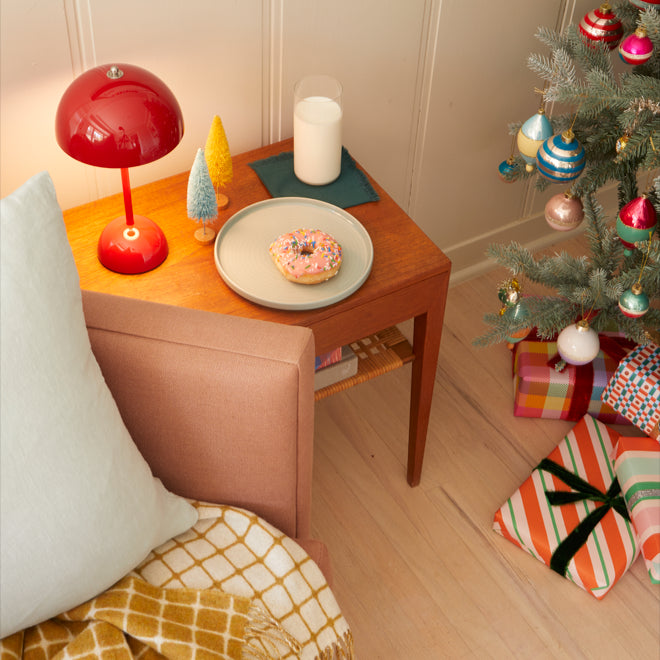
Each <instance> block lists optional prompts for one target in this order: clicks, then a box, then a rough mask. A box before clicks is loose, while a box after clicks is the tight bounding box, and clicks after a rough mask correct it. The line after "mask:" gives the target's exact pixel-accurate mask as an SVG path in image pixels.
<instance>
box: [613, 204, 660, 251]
mask: <svg viewBox="0 0 660 660" xmlns="http://www.w3.org/2000/svg"><path fill="white" fill-rule="evenodd" d="M657 224H658V219H657V216H656V212H655V209H654V208H653V204H651V202H650V201H649V199H648V197H647V196H646V194H643V195H642V196H641V197H636V198H635V199H633V200H632V201H631V202H628V203H627V204H626V205H625V206H624V207H623V208H622V209H621V210H620V211H619V215H618V216H617V219H616V233H617V234H618V236H619V240H620V241H621V242H622V243H623V246H624V250H623V253H624V254H625V255H626V256H627V257H629V256H630V255H631V254H632V253H633V250H634V249H635V243H637V242H638V241H647V240H649V239H650V237H651V234H652V233H653V231H654V229H655V227H656V225H657Z"/></svg>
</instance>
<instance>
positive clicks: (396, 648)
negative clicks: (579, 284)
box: [313, 271, 660, 660]
mask: <svg viewBox="0 0 660 660" xmlns="http://www.w3.org/2000/svg"><path fill="white" fill-rule="evenodd" d="M504 275H505V274H504V271H494V272H492V273H490V274H488V275H484V276H481V277H479V278H477V279H474V280H472V281H470V282H467V283H464V284H462V285H460V286H457V287H454V288H452V289H451V290H450V294H449V302H448V307H447V312H446V322H445V328H444V334H443V339H442V348H441V353H440V365H439V368H438V373H437V382H436V386H435V396H434V405H433V410H432V416H431V423H430V429H429V434H428V441H427V449H426V457H425V462H424V470H423V473H422V482H421V485H420V486H419V487H417V488H410V487H409V486H408V485H407V483H406V480H405V462H406V444H407V424H408V401H409V383H410V367H409V366H406V367H404V368H402V369H399V370H398V371H395V372H392V373H389V374H386V375H384V376H381V377H380V378H377V379H375V380H372V381H370V382H368V383H364V384H362V385H359V386H357V387H354V388H352V389H351V390H348V391H346V392H342V393H340V394H337V395H334V396H331V397H328V398H326V399H323V400H321V401H319V402H318V403H317V404H316V405H317V407H316V446H315V451H316V454H315V468H314V470H315V472H314V510H313V526H314V529H313V531H314V535H315V536H316V537H317V538H320V539H322V540H323V541H325V543H326V544H327V545H328V547H329V549H330V553H331V556H332V560H333V566H334V574H335V580H334V590H335V594H336V596H337V599H338V601H339V603H340V605H341V607H342V609H343V611H344V613H345V615H346V617H347V619H348V621H349V623H350V625H351V627H352V629H353V633H354V636H355V638H356V645H357V652H358V657H359V658H360V660H376V659H381V658H382V659H384V660H436V659H440V658H598V659H599V660H606V659H609V658H612V659H617V660H624V659H627V658H630V659H635V660H657V659H658V658H660V589H659V588H658V587H657V586H655V587H654V586H653V585H651V583H650V581H649V579H648V577H647V575H646V572H645V568H644V564H643V561H642V560H641V558H640V559H638V560H637V562H636V563H635V565H634V566H633V568H632V569H631V570H630V571H629V572H628V573H627V574H626V575H625V576H624V577H623V579H622V580H621V581H620V582H619V583H618V584H617V585H616V586H615V587H614V588H613V590H612V591H611V592H610V593H609V594H608V595H607V596H605V598H604V599H603V600H602V601H597V600H596V599H594V598H593V597H592V596H590V595H589V594H587V593H586V592H584V591H583V590H582V589H580V588H578V587H576V586H575V585H573V584H572V583H570V582H569V581H568V580H566V579H564V578H562V577H560V576H558V575H557V574H555V573H554V572H553V571H551V570H550V569H549V568H547V567H546V566H544V565H543V564H542V563H541V562H539V561H537V560H536V559H534V558H532V557H531V556H529V555H527V554H526V553H525V552H524V551H522V550H520V549H519V548H517V547H515V546H513V544H511V543H509V542H508V541H506V540H505V539H503V538H502V537H500V536H499V535H497V534H496V533H495V532H493V531H492V528H491V525H492V519H493V514H494V512H495V511H496V510H497V509H498V508H499V507H500V506H501V505H502V503H503V502H504V501H505V500H506V499H507V498H508V497H509V495H510V494H511V493H512V492H513V491H515V490H516V488H517V487H518V486H519V485H520V484H521V483H522V481H524V480H525V479H526V478H527V477H528V476H529V474H530V472H531V471H532V469H533V468H534V467H535V466H536V465H537V464H538V462H539V461H540V460H541V459H542V458H544V457H545V456H546V455H547V454H548V453H550V451H551V450H552V449H553V448H554V447H555V446H556V445H557V444H558V443H559V441H560V440H561V439H562V438H563V436H564V435H565V434H566V432H567V431H568V430H569V429H570V427H571V426H572V424H571V423H569V422H561V421H554V420H544V419H540V420H532V419H523V418H516V417H514V416H513V413H512V391H511V389H512V388H511V376H510V374H511V358H510V353H509V351H508V350H507V348H506V347H505V346H504V345H498V346H495V347H493V348H490V349H475V348H473V347H472V346H471V341H472V339H473V338H474V337H475V336H476V335H478V334H480V333H481V332H482V331H483V329H484V326H483V325H482V321H481V319H482V315H483V313H484V312H485V311H495V310H497V309H498V307H499V301H498V299H497V283H498V282H499V281H501V280H502V279H503V278H504ZM403 329H404V332H406V334H407V333H408V329H407V328H405V327H404V328H403ZM617 428H618V427H617Z"/></svg>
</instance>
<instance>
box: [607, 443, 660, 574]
mask: <svg viewBox="0 0 660 660" xmlns="http://www.w3.org/2000/svg"><path fill="white" fill-rule="evenodd" d="M614 471H615V473H616V476H617V479H618V481H619V483H620V484H621V491H622V493H623V497H624V499H625V501H626V506H627V507H628V512H629V513H630V519H631V520H632V524H633V527H634V529H635V533H636V534H637V538H638V539H639V545H640V546H641V550H642V556H643V557H644V561H645V562H646V567H647V568H648V571H649V576H650V577H651V582H653V583H655V584H660V444H659V443H657V442H656V441H655V440H653V439H652V438H619V442H618V444H617V446H616V453H615V458H614Z"/></svg>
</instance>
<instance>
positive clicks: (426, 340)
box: [407, 290, 446, 486]
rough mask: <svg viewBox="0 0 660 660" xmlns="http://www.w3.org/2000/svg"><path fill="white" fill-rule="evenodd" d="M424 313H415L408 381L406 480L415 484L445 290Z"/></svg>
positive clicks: (428, 415) (426, 419)
mask: <svg viewBox="0 0 660 660" xmlns="http://www.w3.org/2000/svg"><path fill="white" fill-rule="evenodd" d="M438 298H439V299H438V300H435V301H433V304H432V307H430V308H429V309H428V310H427V312H426V313H425V314H421V315H419V316H416V317H415V328H414V335H413V352H414V354H415V359H414V361H413V365H412V385H411V391H410V427H409V438H408V475H407V478H408V483H409V484H410V485H411V486H417V485H418V484H419V482H420V479H421V476H422V463H423V461H424V449H425V447H426V433H427V430H428V426H429V417H430V414H431V403H432V399H433V386H434V384H435V373H436V368H437V366H438V352H439V350H440V338H441V336H442V324H443V318H444V310H445V300H446V290H445V291H444V294H443V292H438Z"/></svg>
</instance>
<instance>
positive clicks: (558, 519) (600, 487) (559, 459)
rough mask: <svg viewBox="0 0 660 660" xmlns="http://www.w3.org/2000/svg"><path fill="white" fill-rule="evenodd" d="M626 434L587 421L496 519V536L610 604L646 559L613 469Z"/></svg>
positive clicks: (569, 434) (539, 466)
mask: <svg viewBox="0 0 660 660" xmlns="http://www.w3.org/2000/svg"><path fill="white" fill-rule="evenodd" d="M618 439H619V434H618V433H617V432H616V431H615V430H614V429H611V428H609V427H607V426H606V425H605V424H603V423H602V422H599V421H598V420H596V419H594V418H593V417H591V416H590V415H585V417H583V419H581V420H580V421H579V422H578V423H577V424H576V425H575V426H574V427H573V429H572V430H571V431H570V432H569V433H568V435H567V436H566V437H565V438H564V439H563V440H562V442H561V443H560V444H559V445H558V446H557V447H556V448H555V449H554V450H553V451H552V452H551V453H550V454H549V456H548V457H547V458H545V459H543V460H542V461H541V463H539V465H538V466H537V467H536V469H535V470H534V471H533V472H532V474H531V476H530V477H529V478H528V479H527V480H526V481H525V482H524V483H523V484H522V485H521V486H520V488H519V489H518V490H517V491H516V492H515V493H514V494H513V495H512V496H511V497H510V498H509V499H508V500H507V501H506V502H505V503H504V504H503V505H502V507H501V508H500V509H499V511H497V513H496V514H495V520H494V524H493V529H494V530H495V531H496V532H498V533H499V534H501V535H502V536H504V537H505V538H506V539H508V540H509V541H511V542H512V543H514V544H516V545H517V546H519V547H521V548H522V549H523V550H526V551H527V552H529V553H530V554H531V555H532V556H534V557H536V558H537V559H538V560H540V561H542V562H543V563H545V564H546V565H548V566H549V567H550V568H551V569H552V570H554V571H555V572H557V573H559V574H560V575H563V576H565V577H566V578H567V579H569V580H570V581H571V582H574V583H575V584H577V585H578V586H579V587H581V588H582V589H584V590H585V591H588V592H589V593H590V594H591V595H592V596H594V597H595V598H598V599H600V598H603V597H604V596H605V594H606V593H607V592H608V591H609V590H610V589H611V588H612V587H613V586H614V584H615V583H616V582H617V580H619V579H620V578H621V577H622V576H623V575H624V573H625V572H626V571H627V570H628V568H630V566H632V563H633V562H634V560H635V558H636V557H637V554H638V552H639V548H638V542H637V539H636V537H635V533H634V531H633V527H632V525H631V523H630V519H629V515H628V511H627V509H626V503H625V501H624V499H623V497H622V495H621V489H620V487H619V482H618V481H617V479H616V477H615V474H614V467H613V465H612V463H611V462H610V456H611V455H612V452H613V446H614V445H616V443H617V441H618Z"/></svg>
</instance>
